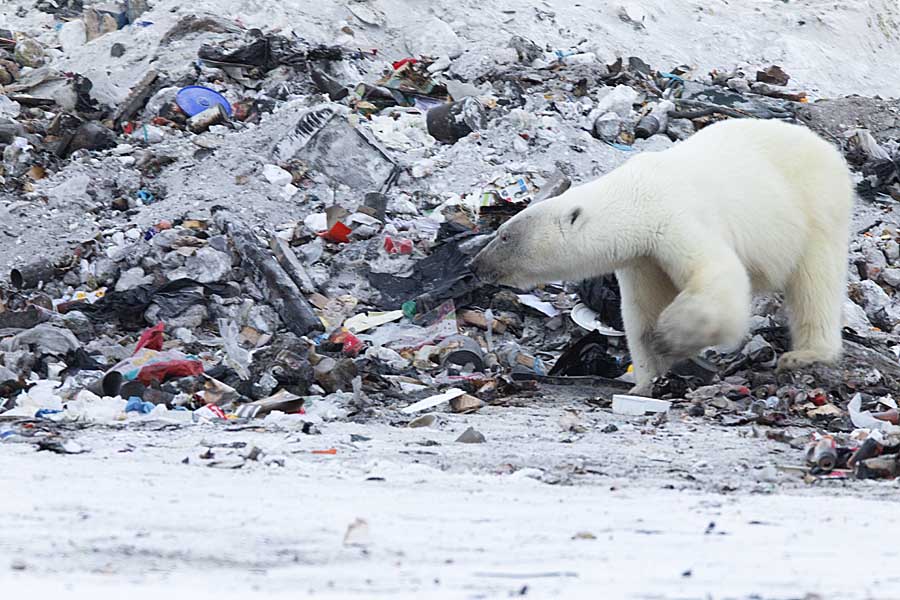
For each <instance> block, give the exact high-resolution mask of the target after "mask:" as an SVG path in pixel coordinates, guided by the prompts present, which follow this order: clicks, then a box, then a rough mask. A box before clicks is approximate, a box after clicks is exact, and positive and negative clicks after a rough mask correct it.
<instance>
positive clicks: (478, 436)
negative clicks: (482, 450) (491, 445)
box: [456, 427, 485, 444]
mask: <svg viewBox="0 0 900 600" xmlns="http://www.w3.org/2000/svg"><path fill="white" fill-rule="evenodd" d="M456 441H457V442H460V443H462V444H483V443H484V442H485V437H484V434H482V433H481V432H479V431H475V429H474V428H472V427H469V428H468V429H466V430H465V431H463V432H462V434H461V435H460V436H459V437H458V438H456Z"/></svg>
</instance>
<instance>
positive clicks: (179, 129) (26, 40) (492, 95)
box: [0, 1, 900, 476]
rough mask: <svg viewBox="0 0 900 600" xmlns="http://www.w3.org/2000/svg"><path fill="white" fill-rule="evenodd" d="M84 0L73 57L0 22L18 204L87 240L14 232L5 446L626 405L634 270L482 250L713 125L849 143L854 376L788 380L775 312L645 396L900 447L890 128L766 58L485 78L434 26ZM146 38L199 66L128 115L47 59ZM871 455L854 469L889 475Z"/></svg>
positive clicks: (2, 385)
mask: <svg viewBox="0 0 900 600" xmlns="http://www.w3.org/2000/svg"><path fill="white" fill-rule="evenodd" d="M85 4H86V6H82V4H81V3H59V2H57V3H43V2H40V3H38V8H40V9H41V10H45V11H48V12H50V13H52V14H53V15H54V17H55V18H56V19H58V20H59V24H60V27H59V28H58V30H57V31H55V32H54V34H53V35H54V36H55V37H54V38H53V40H52V45H48V43H45V42H47V39H46V37H47V36H44V38H41V39H43V40H44V41H43V42H42V41H40V40H38V39H35V38H30V37H28V36H26V35H24V34H23V33H21V32H12V31H6V32H0V86H2V87H0V93H2V95H0V119H2V121H0V147H2V149H3V163H2V181H0V185H2V187H3V189H4V190H5V191H6V192H7V194H9V196H8V197H10V198H13V197H12V195H11V194H12V193H15V194H17V196H16V197H15V199H11V200H10V201H9V202H7V203H6V205H5V210H6V212H7V215H8V216H9V217H10V218H11V219H12V218H21V219H23V221H19V223H23V222H26V221H25V220H27V219H33V220H35V219H36V220H40V221H47V220H50V219H52V220H54V222H60V221H61V216H65V215H71V218H72V219H73V225H72V231H77V232H78V233H79V234H81V233H83V234H84V235H83V236H82V237H80V238H79V239H77V240H76V242H77V243H74V244H73V243H68V242H70V241H71V240H69V239H67V240H66V243H65V244H64V245H61V244H59V243H57V244H56V245H55V246H54V245H53V243H52V242H53V241H54V240H55V241H57V242H58V240H59V237H56V238H52V237H49V234H47V232H46V231H44V230H42V229H41V228H35V229H32V230H29V231H22V232H19V231H7V235H9V236H10V237H12V238H16V239H17V243H18V244H20V245H21V246H22V247H23V248H29V247H30V248H33V249H34V254H35V255H41V254H46V258H41V259H39V260H36V261H33V260H22V259H19V260H16V261H15V264H14V265H13V266H14V268H12V269H11V271H10V278H9V282H8V283H7V284H6V285H5V286H4V289H3V310H2V312H0V339H2V341H0V354H2V365H3V366H2V367H0V419H2V420H3V421H4V422H6V423H7V424H8V427H9V428H8V429H4V430H0V437H2V438H3V439H32V438H33V437H35V436H36V435H38V436H39V437H42V436H45V435H47V433H48V430H47V429H45V428H35V427H34V424H35V422H36V420H42V422H43V421H47V420H49V421H50V422H54V423H68V422H72V421H75V422H90V423H114V422H118V421H125V420H145V419H150V418H152V419H169V420H173V421H175V422H182V423H185V424H187V423H196V422H204V423H207V422H217V421H221V422H228V423H235V422H243V421H250V420H253V419H264V421H263V422H265V423H268V424H270V425H273V426H279V427H299V428H301V429H302V430H303V431H304V432H309V433H312V432H315V430H316V428H315V427H314V426H313V425H317V426H321V424H322V422H323V421H326V420H329V419H355V420H368V419H372V418H375V417H376V416H378V415H386V416H387V417H386V418H390V419H393V420H399V422H402V423H407V422H408V421H409V419H411V418H412V417H411V416H410V415H413V414H414V413H417V412H420V411H427V410H430V409H433V408H435V407H437V406H440V405H442V404H444V403H449V406H450V407H451V410H454V411H457V412H468V411H474V410H478V409H479V408H480V407H481V406H482V405H484V404H485V403H490V402H495V401H498V400H500V399H502V398H503V397H505V396H509V395H522V394H529V393H532V392H533V390H535V389H536V386H537V385H539V384H541V383H543V384H565V383H572V382H594V383H602V384H603V385H605V386H608V387H607V389H610V388H613V389H614V388H621V389H623V390H624V389H627V388H628V387H630V381H631V373H630V370H631V369H630V364H629V363H630V359H629V356H628V349H627V344H626V341H625V338H624V337H623V334H622V332H621V330H622V323H621V314H620V301H621V299H620V296H619V292H618V287H617V285H616V281H615V277H614V276H606V277H601V278H597V279H594V280H589V281H584V282H571V283H569V284H557V285H547V286H543V287H542V288H540V289H538V290H536V291H534V292H533V293H528V294H522V293H518V292H516V291H512V290H507V289H497V288H492V287H490V286H485V285H483V284H482V283H481V282H479V281H478V280H477V279H476V278H475V277H474V275H473V274H472V273H471V271H470V270H469V268H468V261H469V259H470V258H471V257H472V256H473V255H474V254H475V253H476V252H477V251H478V250H479V249H480V248H481V247H483V245H484V244H485V243H486V242H487V240H488V239H489V237H490V234H491V233H492V232H493V231H494V230H495V229H496V228H497V227H498V226H499V225H500V224H502V223H503V222H504V221H506V220H507V219H509V218H510V217H511V216H513V215H515V214H516V213H517V212H519V211H521V210H522V209H524V208H525V207H526V206H528V205H529V204H531V203H535V202H541V201H544V200H546V199H548V198H551V197H553V196H556V195H558V194H560V193H562V192H564V191H565V190H566V189H568V188H569V187H570V186H571V185H573V184H577V183H580V182H583V181H586V180H589V179H592V178H594V177H597V176H599V175H602V174H603V173H605V172H608V171H610V170H611V169H613V168H615V167H616V166H618V165H620V164H622V163H623V162H624V161H625V160H627V159H628V158H629V157H630V156H633V155H634V154H635V153H636V152H640V151H644V150H661V149H665V148H667V147H670V146H671V145H672V144H674V143H677V142H678V141H679V140H684V139H686V138H688V137H690V136H691V135H692V134H693V133H694V132H695V131H697V130H699V129H702V128H703V127H705V126H707V125H709V124H711V123H713V122H716V121H718V120H722V119H730V118H762V119H784V120H789V121H800V122H806V123H807V124H808V125H809V126H811V127H813V128H814V129H817V130H818V131H820V132H824V133H825V134H827V135H828V136H829V137H831V138H832V139H835V141H836V142H838V143H840V145H841V147H842V149H843V150H844V151H845V153H846V154H847V156H848V159H849V160H850V163H851V165H853V166H854V167H857V168H858V169H860V171H861V174H860V175H859V180H860V186H861V189H862V190H869V191H873V192H874V195H873V194H868V195H865V194H864V199H863V200H862V202H863V203H866V205H865V206H864V207H861V208H860V210H859V211H858V212H859V215H858V217H859V218H858V220H860V221H861V224H862V225H864V226H865V227H864V228H863V229H861V230H860V231H859V233H858V235H857V236H856V237H855V239H854V240H853V246H852V256H851V258H850V266H851V267H852V268H851V281H850V301H848V303H847V306H846V307H845V316H846V324H847V328H846V329H845V337H846V340H847V342H846V343H847V347H848V352H847V357H846V359H845V360H844V362H843V364H842V365H841V366H840V367H838V368H831V369H826V368H815V369H811V370H809V371H808V372H803V373H795V374H776V373H775V371H774V365H775V363H776V361H777V358H778V356H779V355H780V354H781V353H782V352H784V351H785V349H786V347H787V331H786V327H785V320H784V318H783V314H782V310H781V308H780V304H779V302H778V300H777V299H765V300H764V301H761V302H759V304H758V306H757V310H756V316H755V317H754V321H753V323H752V328H751V329H752V337H751V339H749V340H748V341H747V343H746V345H745V346H744V347H743V348H742V349H741V350H739V351H737V352H734V353H729V354H720V353H716V352H714V351H709V352H708V353H707V354H706V355H705V356H703V357H698V358H697V359H695V360H691V361H684V362H682V363H680V364H678V365H676V366H675V367H674V368H673V369H672V371H671V372H670V373H668V374H667V375H666V376H665V377H662V378H659V379H658V380H657V381H656V385H655V389H654V396H655V397H656V398H657V399H660V400H670V401H672V403H673V404H672V405H671V406H673V407H675V408H678V407H679V406H681V407H683V408H684V409H685V411H686V414H687V416H689V417H698V418H707V419H716V420H718V421H720V422H722V423H724V424H728V425H746V424H754V425H766V426H769V427H772V428H773V429H777V430H778V431H781V432H785V431H788V430H791V429H792V428H798V427H802V428H807V429H808V428H810V427H813V428H816V429H818V430H820V433H821V435H832V436H844V437H840V438H838V437H827V438H826V437H823V438H822V439H828V440H832V441H834V440H836V439H840V441H841V444H842V445H841V446H840V448H855V447H856V446H854V445H853V443H851V442H853V441H856V442H860V444H857V445H859V450H858V451H860V452H861V451H862V448H863V447H865V445H866V443H868V444H869V445H870V446H871V443H878V444H879V445H880V446H879V448H880V450H879V451H881V452H884V453H889V451H890V449H891V448H894V447H895V445H893V442H890V440H889V439H888V438H887V437H879V435H876V434H875V433H874V432H875V431H880V429H878V427H875V426H873V425H872V421H865V420H864V423H865V424H861V423H862V422H861V421H859V420H858V419H857V416H858V415H859V414H864V413H865V411H864V410H863V407H865V408H872V407H874V406H875V404H876V403H878V402H881V403H888V404H889V403H890V400H888V399H887V398H888V397H889V394H890V391H891V390H892V389H896V386H897V383H898V381H900V363H898V355H900V337H898V335H897V333H898V332H897V326H898V323H900V297H898V295H897V288H898V287H900V244H898V239H900V236H898V233H897V219H896V218H895V217H894V215H893V214H892V212H891V211H890V210H889V208H890V207H888V208H887V209H883V210H882V209H873V207H877V206H878V204H873V203H870V201H871V200H877V201H879V203H882V204H883V202H890V201H894V200H896V198H897V193H900V192H898V191H900V187H898V184H900V181H898V178H900V175H898V172H897V170H896V169H897V164H898V163H896V160H895V157H896V155H897V151H898V148H900V142H897V139H898V138H897V135H895V133H896V132H893V130H889V129H888V128H887V127H885V128H881V129H880V128H879V127H880V126H879V125H878V123H879V121H878V120H877V119H875V118H874V117H868V118H870V120H871V123H868V125H867V126H863V125H866V124H860V126H859V127H855V128H853V129H852V132H851V131H850V130H846V131H842V132H840V133H837V132H835V131H833V130H832V129H833V126H832V124H831V121H830V120H829V118H826V117H825V116H823V115H825V114H831V113H828V110H829V108H828V107H829V104H828V103H827V102H822V103H807V102H806V95H805V93H804V92H803V91H802V90H798V89H796V88H795V87H793V86H792V85H791V82H790V77H789V76H788V74H787V73H785V72H784V71H783V70H782V69H781V68H780V67H778V66H775V65H772V66H769V67H767V68H764V69H760V70H758V71H757V72H754V73H750V72H747V73H745V72H743V71H740V70H736V71H729V72H712V73H708V74H703V73H697V72H694V70H692V69H691V67H689V66H686V65H681V66H678V67H675V68H672V69H669V70H665V71H660V70H658V69H655V68H653V67H652V66H651V65H648V64H647V63H645V62H644V61H642V60H641V59H639V58H637V57H627V58H619V59H616V60H615V61H613V62H611V63H609V64H606V62H605V61H604V60H602V58H603V57H598V56H596V55H595V54H594V53H593V52H590V51H588V50H586V49H585V48H584V47H580V46H579V47H573V48H568V49H555V48H550V47H543V46H540V45H539V44H537V43H535V42H533V41H531V40H528V39H525V38H523V37H519V36H516V37H513V38H512V39H511V40H510V41H509V44H508V47H507V48H505V49H503V51H502V52H500V53H498V55H497V56H494V57H493V59H495V60H491V61H482V60H479V59H478V58H477V57H475V56H472V55H470V54H466V53H462V52H460V51H459V50H458V48H456V47H455V44H454V43H452V41H453V40H452V39H449V38H445V39H442V38H441V36H439V35H436V36H435V37H434V39H433V40H432V46H430V47H428V48H423V49H422V50H421V52H418V53H416V54H415V55H413V56H399V57H389V58H391V59H393V58H396V60H393V61H391V62H387V61H386V60H385V58H384V57H382V56H381V53H380V52H379V50H378V49H377V48H372V49H360V48H354V47H352V46H350V45H348V44H332V45H327V44H318V43H312V42H309V41H307V40H304V39H301V38H299V37H297V36H289V35H285V34H283V33H280V32H269V33H267V32H262V31H259V30H246V29H245V28H243V27H242V26H241V25H240V24H239V23H236V22H229V21H226V20H224V19H221V18H219V17H215V16H212V15H189V16H182V17H181V18H180V19H179V20H178V21H177V22H176V23H175V24H174V25H173V26H171V27H169V28H168V29H166V30H165V31H156V32H155V33H154V31H155V29H154V28H155V25H154V21H153V20H152V19H149V18H148V15H150V16H151V17H152V16H153V12H152V11H151V12H149V13H148V12H147V10H148V9H147V7H146V6H145V5H144V3H143V2H138V1H131V2H125V3H123V4H104V5H102V6H101V5H90V4H87V3H85ZM357 9H358V10H360V11H364V6H363V5H360V6H359V7H357ZM348 27H349V26H348ZM138 30H143V31H146V32H147V35H148V36H149V35H155V36H156V37H155V38H154V39H156V40H157V43H158V51H159V52H163V51H164V49H166V48H168V49H173V48H181V49H183V47H184V46H185V45H188V46H189V47H191V48H193V52H194V53H193V54H192V55H191V57H190V60H186V61H183V62H180V63H177V64H174V63H173V64H171V65H167V64H166V63H165V62H164V61H156V63H155V66H154V67H153V68H152V69H150V70H148V71H146V73H145V74H144V75H143V76H142V77H141V78H140V80H138V81H137V82H136V83H134V85H133V86H132V88H131V90H130V93H129V94H128V95H127V97H124V98H123V99H122V100H121V101H120V102H118V103H114V104H107V103H106V102H105V100H104V98H106V99H108V98H109V97H110V96H109V94H106V93H104V94H99V93H97V90H95V88H94V84H93V82H92V81H91V80H90V79H88V78H87V77H85V76H83V75H80V74H78V73H71V72H60V71H57V70H54V68H53V65H54V64H55V63H56V61H60V60H62V57H64V55H65V53H66V52H68V51H69V50H70V49H71V48H77V47H80V46H83V45H85V44H88V45H90V44H94V45H95V47H100V45H101V44H108V45H109V51H110V53H111V56H112V57H114V58H118V57H121V56H124V55H126V54H127V53H128V52H129V51H130V49H129V48H128V47H127V45H125V44H123V42H121V41H118V40H120V39H125V38H124V37H123V32H132V33H133V32H135V31H138ZM450 33H452V31H451V32H450ZM457 41H458V40H457ZM58 47H61V49H59V48H58ZM173 52H174V50H173ZM167 56H168V55H167ZM847 101H848V102H849V100H847ZM834 102H836V103H837V102H839V101H834ZM841 106H843V105H841ZM895 110H896V108H895V107H893V106H889V105H886V104H885V105H884V106H881V105H879V106H878V107H876V108H873V109H872V110H871V111H870V113H879V112H880V113H885V112H887V113H890V112H894V111H895ZM835 122H837V121H835ZM840 122H841V123H844V122H845V121H840ZM79 219H80V220H79ZM41 236H44V237H41ZM29 244H32V245H31V246H29ZM34 244H38V246H37V247H35V246H34ZM40 244H47V245H48V247H47V248H44V249H43V250H45V252H41V250H42V248H41V247H40ZM854 399H855V400H854ZM854 401H855V402H857V404H856V405H854V404H853V402H854ZM613 405H614V408H615V403H613ZM889 405H890V404H889ZM666 406H668V405H666ZM894 408H896V407H894ZM426 417H427V415H426ZM873 418H875V419H876V420H877V419H878V417H877V416H876V417H873ZM894 420H896V419H894ZM860 428H866V429H867V430H868V433H867V435H866V436H865V437H864V436H863V435H862V434H861V433H860ZM61 431H64V430H63V429H60V430H56V433H57V434H58V433H59V432H61ZM475 433H477V432H475ZM50 434H51V437H52V435H55V434H53V432H52V431H51V432H50ZM885 435H887V434H885ZM469 437H475V438H477V436H475V435H474V434H473V436H469ZM781 438H783V439H785V441H788V442H790V443H792V444H795V445H796V444H797V443H799V442H797V440H798V439H801V438H802V439H803V440H804V443H805V441H806V440H807V439H808V438H809V434H808V432H804V433H802V435H798V436H793V437H791V436H787V435H786V434H785V435H781V436H780V439H781ZM863 440H866V441H865V442H864V441H863ZM868 440H875V442H869V441H868ZM63 446H64V445H63ZM63 446H60V447H63ZM835 447H837V446H835ZM823 451H824V450H823ZM866 452H869V453H871V452H873V451H872V450H871V449H867V450H866ZM813 454H815V453H813ZM839 455H840V453H839ZM811 456H812V454H811ZM866 456H867V458H865V459H863V458H860V457H859V456H857V459H858V460H854V461H853V463H852V464H854V465H855V464H860V465H862V464H865V465H869V466H867V467H865V468H866V469H868V470H867V471H865V473H874V472H878V473H882V472H887V471H885V470H878V469H876V468H875V467H873V466H871V464H870V462H869V461H870V460H872V457H871V456H869V455H866ZM819 462H821V461H819ZM817 464H818V463H817ZM836 464H837V465H841V464H845V463H841V462H839V461H838V462H837V463H836ZM846 464H850V463H846ZM819 467H820V468H821V465H819ZM832 468H840V467H832ZM860 476H868V475H860Z"/></svg>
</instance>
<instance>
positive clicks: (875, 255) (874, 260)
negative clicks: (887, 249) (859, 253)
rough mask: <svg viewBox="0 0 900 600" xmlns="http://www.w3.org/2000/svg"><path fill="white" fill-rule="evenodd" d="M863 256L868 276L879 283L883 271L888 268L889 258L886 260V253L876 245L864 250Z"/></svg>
mask: <svg viewBox="0 0 900 600" xmlns="http://www.w3.org/2000/svg"><path fill="white" fill-rule="evenodd" d="M863 256H864V257H865V260H866V274H867V275H868V277H869V279H874V280H876V281H877V280H878V279H879V277H880V276H881V271H882V270H883V269H884V268H885V267H887V258H885V256H884V252H882V251H881V248H879V247H878V246H877V245H876V244H874V243H871V244H867V245H866V246H865V247H864V248H863Z"/></svg>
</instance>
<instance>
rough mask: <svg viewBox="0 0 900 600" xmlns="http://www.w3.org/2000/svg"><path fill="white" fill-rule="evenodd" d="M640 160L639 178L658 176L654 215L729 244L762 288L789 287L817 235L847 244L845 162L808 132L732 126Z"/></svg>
mask: <svg viewBox="0 0 900 600" xmlns="http://www.w3.org/2000/svg"><path fill="white" fill-rule="evenodd" d="M636 158H637V159H638V160H635V159H632V160H633V161H634V163H635V164H634V165H633V167H636V168H637V170H636V171H633V174H644V175H646V174H647V173H652V174H653V177H652V182H651V183H650V185H649V187H650V190H648V191H649V192H650V197H651V198H652V199H653V200H652V202H653V203H658V204H657V208H656V209H653V210H651V212H652V213H657V211H658V213H657V214H661V215H662V214H664V215H665V218H666V220H668V221H670V222H672V223H678V225H679V229H681V230H684V231H686V232H690V233H689V234H688V235H695V236H699V237H703V236H715V237H718V238H722V239H724V240H726V241H727V242H728V243H729V244H730V245H731V246H732V247H734V248H735V250H736V251H737V253H738V254H739V255H740V257H741V259H742V260H743V261H744V264H745V265H746V266H747V267H748V269H749V270H750V271H751V272H752V273H755V274H758V275H759V276H760V279H761V282H760V285H761V286H765V287H769V286H773V287H779V286H781V285H782V284H783V282H784V280H786V279H787V278H788V277H789V276H790V274H791V272H792V271H793V269H794V268H795V266H796V264H797V261H798V260H799V259H800V257H801V256H802V255H803V254H804V252H805V250H806V248H807V247H808V245H809V243H810V240H811V239H812V238H813V237H815V236H820V237H821V236H824V235H832V236H835V238H836V240H837V243H840V238H841V237H845V236H844V232H845V231H846V230H847V229H848V227H849V220H850V211H851V207H852V203H853V187H852V181H851V179H850V174H849V171H848V169H847V166H846V163H845V162H844V159H843V157H842V156H841V154H840V153H839V152H838V151H837V149H836V148H834V147H833V146H832V145H831V144H830V143H829V142H826V141H825V140H823V139H822V138H820V137H819V136H817V135H816V134H815V133H813V132H812V131H810V130H809V129H807V128H805V127H803V126H800V125H792V124H788V123H783V122H779V121H761V120H751V119H739V120H730V121H725V122H721V123H717V124H715V125H712V126H709V127H707V128H704V129H703V130H701V131H699V132H698V133H696V134H695V135H694V136H692V137H691V138H690V139H688V140H687V141H685V142H682V143H679V144H677V145H676V146H674V147H673V148H671V149H669V150H666V151H663V152H659V153H645V154H644V155H641V156H638V157H636ZM629 162H631V161H629ZM626 164H627V163H626ZM844 243H846V240H844Z"/></svg>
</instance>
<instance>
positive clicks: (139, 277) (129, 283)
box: [115, 267, 153, 292]
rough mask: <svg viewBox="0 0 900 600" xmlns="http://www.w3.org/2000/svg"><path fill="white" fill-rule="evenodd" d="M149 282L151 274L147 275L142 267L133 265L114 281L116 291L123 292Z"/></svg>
mask: <svg viewBox="0 0 900 600" xmlns="http://www.w3.org/2000/svg"><path fill="white" fill-rule="evenodd" d="M150 283H153V275H147V274H146V273H144V269H142V268H140V267H134V268H131V269H128V270H127V271H125V272H124V273H122V275H121V276H120V277H119V280H118V281H117V282H116V288H115V289H116V291H117V292H124V291H126V290H130V289H133V288H136V287H138V286H139V285H148V284H150Z"/></svg>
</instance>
